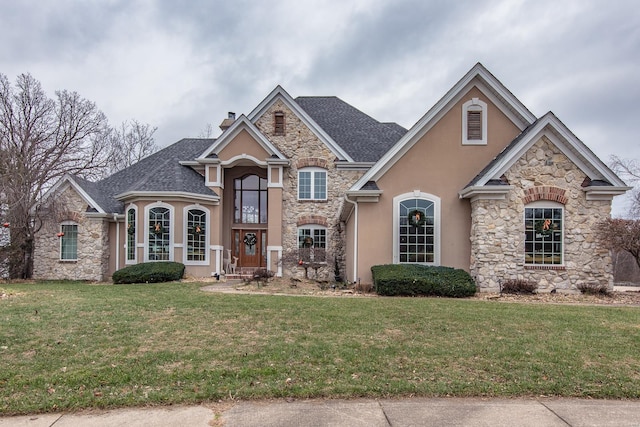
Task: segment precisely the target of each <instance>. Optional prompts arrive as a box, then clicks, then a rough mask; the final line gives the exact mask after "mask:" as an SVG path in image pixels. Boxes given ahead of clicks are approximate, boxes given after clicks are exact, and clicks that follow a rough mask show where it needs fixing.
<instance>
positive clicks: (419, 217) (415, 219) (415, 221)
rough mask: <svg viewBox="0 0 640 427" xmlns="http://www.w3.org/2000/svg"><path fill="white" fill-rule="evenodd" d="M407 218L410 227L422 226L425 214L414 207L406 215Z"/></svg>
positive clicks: (425, 217)
mask: <svg viewBox="0 0 640 427" xmlns="http://www.w3.org/2000/svg"><path fill="white" fill-rule="evenodd" d="M407 220H409V225H411V226H412V227H422V226H424V224H425V222H427V216H426V215H425V214H424V212H422V211H421V210H418V209H414V210H412V211H411V212H409V215H407Z"/></svg>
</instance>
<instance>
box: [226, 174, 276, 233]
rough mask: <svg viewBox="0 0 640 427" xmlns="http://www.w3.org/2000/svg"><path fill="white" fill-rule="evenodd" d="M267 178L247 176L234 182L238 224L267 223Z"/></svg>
mask: <svg viewBox="0 0 640 427" xmlns="http://www.w3.org/2000/svg"><path fill="white" fill-rule="evenodd" d="M267 187H268V186H267V180H266V178H261V177H259V176H258V175H246V176H244V177H242V178H237V179H236V180H235V181H234V191H235V195H234V197H235V202H234V203H235V214H234V222H235V223H236V224H266V223H267V212H268V208H267V200H268V199H267V198H268V191H267V190H268V188H267Z"/></svg>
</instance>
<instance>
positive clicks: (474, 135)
mask: <svg viewBox="0 0 640 427" xmlns="http://www.w3.org/2000/svg"><path fill="white" fill-rule="evenodd" d="M467 139H482V111H473V110H469V111H467Z"/></svg>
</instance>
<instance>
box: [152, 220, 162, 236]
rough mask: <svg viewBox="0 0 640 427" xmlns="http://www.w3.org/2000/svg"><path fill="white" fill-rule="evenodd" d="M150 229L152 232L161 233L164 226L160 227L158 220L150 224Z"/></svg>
mask: <svg viewBox="0 0 640 427" xmlns="http://www.w3.org/2000/svg"><path fill="white" fill-rule="evenodd" d="M151 231H152V232H153V233H154V234H162V233H164V228H162V224H160V223H159V222H156V223H155V225H152V226H151Z"/></svg>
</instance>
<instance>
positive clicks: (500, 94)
mask: <svg viewBox="0 0 640 427" xmlns="http://www.w3.org/2000/svg"><path fill="white" fill-rule="evenodd" d="M473 86H475V87H477V88H478V89H479V90H481V91H482V92H483V93H484V94H485V95H486V96H487V97H488V98H489V99H490V100H491V101H492V102H493V103H494V104H495V105H496V107H497V108H499V109H500V110H501V111H502V112H503V113H504V114H505V115H506V116H507V117H509V118H510V119H511V121H512V122H513V123H514V124H515V125H516V126H518V127H519V128H520V130H524V129H525V128H526V127H527V126H529V125H530V124H531V123H533V122H534V121H535V120H536V117H535V116H534V115H533V113H531V112H530V111H529V110H528V109H527V107H525V106H524V104H522V103H521V102H520V101H519V100H518V99H517V98H516V97H515V96H514V95H513V94H512V93H511V92H510V91H509V90H508V89H507V88H506V87H505V86H504V85H503V84H502V83H501V82H500V81H499V80H498V79H496V78H495V77H494V76H493V74H491V73H490V72H489V71H488V70H487V69H486V68H485V67H484V66H483V65H482V64H481V63H477V64H476V65H475V66H473V68H471V70H469V71H468V72H467V73H466V74H465V75H464V76H463V77H462V78H461V79H460V80H459V81H458V82H457V83H456V84H455V85H454V86H453V87H452V88H451V89H450V90H449V91H448V92H447V93H446V94H445V95H444V96H443V97H442V98H441V99H440V100H439V101H438V102H437V103H436V104H435V105H434V106H433V107H431V109H429V111H427V113H426V114H425V115H424V116H422V118H420V120H418V121H417V122H416V124H415V125H413V126H412V127H411V129H409V131H408V132H407V133H406V134H405V135H404V136H403V137H402V138H401V139H400V140H399V141H398V142H397V143H396V144H395V145H394V146H393V147H392V148H391V149H390V150H389V151H388V152H387V153H386V154H385V155H384V156H383V157H382V158H380V160H379V161H378V162H377V163H376V164H375V165H374V166H373V167H372V168H371V169H369V170H368V171H367V172H366V173H365V174H364V175H363V176H362V177H361V178H360V179H359V180H358V181H357V182H356V183H355V184H354V185H353V186H352V187H351V190H350V191H357V190H359V189H361V188H362V187H363V186H364V185H365V184H366V183H367V182H369V181H377V180H378V179H379V178H380V177H381V176H382V175H384V174H385V173H386V172H387V171H388V170H389V169H390V168H391V166H393V165H394V164H395V163H396V162H397V161H398V160H399V159H400V158H401V157H402V156H403V155H404V154H405V153H406V152H407V151H409V149H410V148H411V147H413V145H414V144H415V143H416V142H417V141H418V140H419V139H420V138H421V137H422V136H423V135H424V134H425V133H426V132H427V131H428V130H429V129H431V127H432V126H434V125H435V124H436V123H437V122H438V120H439V119H440V118H441V117H442V116H443V115H444V114H445V113H446V112H447V111H449V110H450V109H451V108H452V107H453V105H454V104H455V103H456V102H457V101H459V99H460V98H461V97H462V96H463V95H464V94H465V93H467V92H468V91H469V90H470V89H471V87H473Z"/></svg>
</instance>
